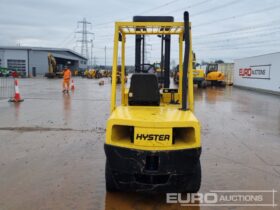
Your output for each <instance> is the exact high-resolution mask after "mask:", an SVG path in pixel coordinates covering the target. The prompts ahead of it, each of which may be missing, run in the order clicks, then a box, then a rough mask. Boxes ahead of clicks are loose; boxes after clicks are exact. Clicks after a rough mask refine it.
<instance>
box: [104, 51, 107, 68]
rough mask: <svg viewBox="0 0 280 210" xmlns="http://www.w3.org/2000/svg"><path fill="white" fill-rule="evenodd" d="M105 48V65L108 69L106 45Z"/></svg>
mask: <svg viewBox="0 0 280 210" xmlns="http://www.w3.org/2000/svg"><path fill="white" fill-rule="evenodd" d="M104 50H105V65H104V69H105V70H106V69H107V68H106V59H107V47H106V46H105V48H104Z"/></svg>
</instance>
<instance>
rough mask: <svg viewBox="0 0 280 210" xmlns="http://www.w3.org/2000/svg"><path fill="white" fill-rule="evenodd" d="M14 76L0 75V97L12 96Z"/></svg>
mask: <svg viewBox="0 0 280 210" xmlns="http://www.w3.org/2000/svg"><path fill="white" fill-rule="evenodd" d="M14 81H15V80H14V78H12V77H0V99H7V98H12V97H13V96H14V94H15V86H14Z"/></svg>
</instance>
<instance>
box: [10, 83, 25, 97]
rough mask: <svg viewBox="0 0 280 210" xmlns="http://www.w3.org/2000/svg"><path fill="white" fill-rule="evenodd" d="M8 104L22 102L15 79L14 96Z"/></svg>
mask: <svg viewBox="0 0 280 210" xmlns="http://www.w3.org/2000/svg"><path fill="white" fill-rule="evenodd" d="M9 101H10V102H22V101H23V99H22V98H21V97H20V93H19V87H18V80H17V79H15V96H14V98H11V99H10V100H9Z"/></svg>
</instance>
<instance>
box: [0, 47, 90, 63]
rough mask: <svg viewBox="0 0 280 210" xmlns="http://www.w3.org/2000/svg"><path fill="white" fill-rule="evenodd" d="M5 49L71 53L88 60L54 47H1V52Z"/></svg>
mask: <svg viewBox="0 0 280 210" xmlns="http://www.w3.org/2000/svg"><path fill="white" fill-rule="evenodd" d="M1 49H4V50H33V51H53V52H55V51H56V52H65V51H66V52H70V53H72V54H74V55H76V56H78V57H80V58H82V59H85V60H87V58H86V57H84V56H82V55H81V54H79V53H77V52H75V51H73V50H70V49H67V48H53V47H29V46H0V50H1Z"/></svg>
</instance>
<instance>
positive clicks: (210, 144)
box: [0, 78, 280, 210]
mask: <svg viewBox="0 0 280 210" xmlns="http://www.w3.org/2000/svg"><path fill="white" fill-rule="evenodd" d="M75 87H76V89H75V91H74V92H71V93H70V94H69V95H63V94H62V93H61V81H60V80H58V79H54V80H47V79H43V78H41V79H39V78H38V79H21V80H20V91H21V95H22V97H23V98H24V99H25V101H24V102H23V103H20V104H13V103H8V102H7V100H0V210H22V209H24V210H25V209H26V210H33V209H34V210H35V209H36V210H37V209H42V210H47V209H58V210H64V209H65V210H69V209H71V210H80V209H85V210H90V209H94V210H102V209H106V210H118V209H121V210H127V209H134V210H138V209H139V210H146V209H147V210H148V209H149V210H152V209H171V210H172V209H195V210H196V209H264V208H265V207H234V206H232V207H207V206H204V205H203V204H201V205H200V206H195V207H185V206H181V205H180V204H166V197H165V195H157V194H152V195H151V194H142V193H141V194H139V193H106V191H105V180H104V165H105V154H104V151H103V143H104V140H105V124H106V119H107V118H108V116H109V106H110V87H111V84H110V81H109V80H108V79H105V85H104V86H99V85H98V80H89V79H81V78H77V79H75ZM195 109H196V116H197V117H198V118H199V120H200V121H201V124H202V145H203V152H202V157H201V163H202V185H201V190H200V192H209V191H211V190H252V191H253V190H254V191H255V190H272V189H274V190H277V191H278V193H276V194H275V202H276V203H277V204H278V206H277V207H275V208H274V209H279V204H280V198H279V194H280V193H279V191H280V152H279V151H280V97H279V96H274V95H269V94H262V93H256V92H252V91H248V90H241V89H237V88H234V87H227V88H226V89H221V88H208V89H206V90H200V89H195ZM265 209H271V207H266V208H265Z"/></svg>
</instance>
